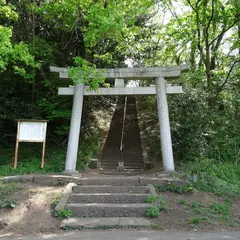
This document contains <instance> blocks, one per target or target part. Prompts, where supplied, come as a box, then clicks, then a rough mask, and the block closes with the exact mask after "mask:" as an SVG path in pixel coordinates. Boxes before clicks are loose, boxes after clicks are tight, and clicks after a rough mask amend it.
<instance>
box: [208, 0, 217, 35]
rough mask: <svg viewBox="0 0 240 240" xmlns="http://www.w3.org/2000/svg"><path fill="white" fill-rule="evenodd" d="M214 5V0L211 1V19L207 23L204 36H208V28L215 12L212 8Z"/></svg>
mask: <svg viewBox="0 0 240 240" xmlns="http://www.w3.org/2000/svg"><path fill="white" fill-rule="evenodd" d="M214 3H215V0H212V13H211V17H210V19H209V21H208V23H207V27H206V34H207V35H208V30H209V27H210V25H211V22H212V20H213V15H214V12H215V8H214Z"/></svg>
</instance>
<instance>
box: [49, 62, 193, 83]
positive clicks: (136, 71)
mask: <svg viewBox="0 0 240 240" xmlns="http://www.w3.org/2000/svg"><path fill="white" fill-rule="evenodd" d="M188 69H189V64H183V65H179V66H171V67H146V68H106V69H97V71H99V72H100V73H101V74H102V75H103V76H104V77H105V78H106V79H117V78H124V79H131V80H134V79H138V80H140V79H146V80H147V79H154V78H156V77H164V78H174V77H179V76H180V75H181V71H184V70H188ZM50 70H51V72H58V73H59V77H60V78H69V76H68V68H61V67H50Z"/></svg>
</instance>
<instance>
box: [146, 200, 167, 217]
mask: <svg viewBox="0 0 240 240" xmlns="http://www.w3.org/2000/svg"><path fill="white" fill-rule="evenodd" d="M145 202H146V203H151V204H155V205H156V206H152V207H149V208H148V209H147V211H146V216H147V217H151V218H154V217H158V216H159V215H160V211H162V210H167V202H166V201H165V200H164V199H163V197H161V196H148V197H147V199H146V201H145Z"/></svg>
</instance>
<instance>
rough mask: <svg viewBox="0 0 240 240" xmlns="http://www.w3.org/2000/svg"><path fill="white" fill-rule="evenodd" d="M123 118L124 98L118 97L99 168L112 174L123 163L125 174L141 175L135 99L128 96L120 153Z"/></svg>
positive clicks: (140, 152)
mask: <svg viewBox="0 0 240 240" xmlns="http://www.w3.org/2000/svg"><path fill="white" fill-rule="evenodd" d="M123 116H124V98H123V97H120V98H119V101H118V104H117V107H116V109H115V112H114V115H113V118H112V122H111V125H110V129H109V132H108V136H107V139H106V142H105V145H104V148H103V151H102V154H101V157H100V162H101V167H102V169H103V170H104V171H107V173H109V172H110V171H112V172H114V171H115V170H116V168H117V167H118V162H120V161H123V162H124V167H125V170H126V172H130V173H131V172H132V173H134V172H135V173H141V171H142V170H143V168H144V163H143V157H142V148H141V139H140V131H139V126H138V118H137V108H136V99H135V97H132V96H130V97H129V96H128V98H127V105H126V119H125V125H124V137H123V150H122V152H121V151H120V144H121V135H122V127H123Z"/></svg>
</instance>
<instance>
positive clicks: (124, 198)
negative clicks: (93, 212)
mask: <svg viewBox="0 0 240 240" xmlns="http://www.w3.org/2000/svg"><path fill="white" fill-rule="evenodd" d="M148 196H149V195H148V194H139V193H138V194H133V193H77V194H71V196H70V197H69V199H68V202H69V203H144V202H145V201H146V199H147V197H148Z"/></svg>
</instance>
